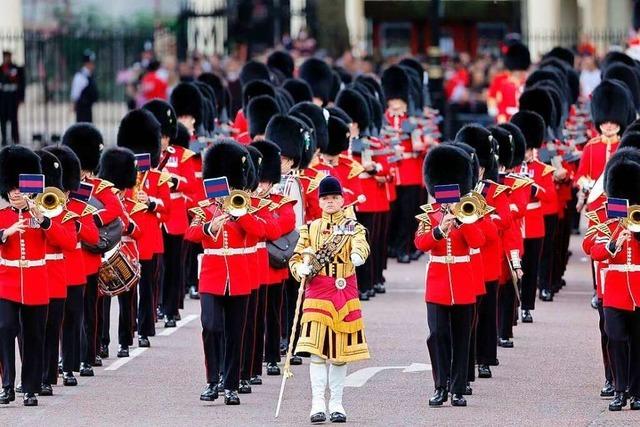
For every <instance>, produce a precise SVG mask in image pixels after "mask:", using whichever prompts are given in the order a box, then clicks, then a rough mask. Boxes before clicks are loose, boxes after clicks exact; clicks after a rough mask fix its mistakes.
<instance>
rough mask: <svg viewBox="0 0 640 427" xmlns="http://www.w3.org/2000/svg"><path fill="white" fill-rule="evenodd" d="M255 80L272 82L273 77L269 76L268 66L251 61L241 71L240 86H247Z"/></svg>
mask: <svg viewBox="0 0 640 427" xmlns="http://www.w3.org/2000/svg"><path fill="white" fill-rule="evenodd" d="M255 80H266V81H270V80H271V75H270V74H269V68H268V67H267V66H266V64H263V63H262V62H258V61H255V60H251V61H249V62H247V63H246V64H244V65H243V66H242V69H241V70H240V84H241V85H242V86H245V85H247V84H248V83H250V82H252V81H255Z"/></svg>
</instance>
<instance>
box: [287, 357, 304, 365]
mask: <svg viewBox="0 0 640 427" xmlns="http://www.w3.org/2000/svg"><path fill="white" fill-rule="evenodd" d="M289 363H290V364H292V365H302V357H300V356H291V360H290V361H289Z"/></svg>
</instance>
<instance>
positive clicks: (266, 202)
mask: <svg viewBox="0 0 640 427" xmlns="http://www.w3.org/2000/svg"><path fill="white" fill-rule="evenodd" d="M255 199H256V198H252V200H255ZM257 199H258V205H257V206H253V205H251V206H249V210H248V212H249V213H256V212H259V211H261V210H262V209H264V208H266V207H267V206H269V205H270V204H271V202H270V201H269V200H268V199H260V198H257Z"/></svg>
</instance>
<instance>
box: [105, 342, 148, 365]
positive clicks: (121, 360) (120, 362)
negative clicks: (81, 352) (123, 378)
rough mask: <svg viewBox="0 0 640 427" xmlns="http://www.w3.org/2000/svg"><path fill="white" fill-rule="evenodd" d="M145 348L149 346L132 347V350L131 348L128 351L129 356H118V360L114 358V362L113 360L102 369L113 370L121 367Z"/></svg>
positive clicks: (145, 349)
mask: <svg viewBox="0 0 640 427" xmlns="http://www.w3.org/2000/svg"><path fill="white" fill-rule="evenodd" d="M147 350H149V347H138V348H134V349H133V350H131V351H130V352H129V357H121V358H119V359H118V360H116V361H115V362H113V363H112V364H110V365H109V366H107V367H106V368H104V370H105V371H115V370H117V369H120V368H121V367H123V366H124V365H126V364H127V363H129V362H130V361H131V360H132V359H135V358H136V357H138V356H140V355H141V354H142V353H144V352H145V351H147Z"/></svg>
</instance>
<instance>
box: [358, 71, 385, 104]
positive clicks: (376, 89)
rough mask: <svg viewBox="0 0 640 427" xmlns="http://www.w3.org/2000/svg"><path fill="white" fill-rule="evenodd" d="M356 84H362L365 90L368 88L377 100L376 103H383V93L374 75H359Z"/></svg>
mask: <svg viewBox="0 0 640 427" xmlns="http://www.w3.org/2000/svg"><path fill="white" fill-rule="evenodd" d="M356 82H358V83H362V84H363V85H365V86H366V87H367V88H369V91H370V92H371V94H372V95H373V96H374V97H375V98H376V99H377V100H378V102H383V101H384V91H383V90H382V85H381V84H380V82H379V81H378V80H377V79H376V77H375V76H374V75H372V74H360V75H359V76H358V77H356Z"/></svg>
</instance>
